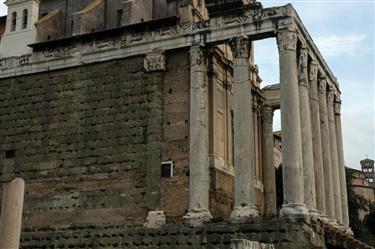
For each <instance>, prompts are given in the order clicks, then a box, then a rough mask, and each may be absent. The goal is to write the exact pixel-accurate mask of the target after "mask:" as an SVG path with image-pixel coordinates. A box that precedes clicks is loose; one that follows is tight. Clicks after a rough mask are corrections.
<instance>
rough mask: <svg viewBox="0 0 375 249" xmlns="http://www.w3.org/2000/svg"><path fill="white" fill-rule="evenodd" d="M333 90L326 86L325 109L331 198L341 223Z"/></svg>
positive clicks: (337, 218) (336, 215)
mask: <svg viewBox="0 0 375 249" xmlns="http://www.w3.org/2000/svg"><path fill="white" fill-rule="evenodd" d="M334 96H335V95H334V90H333V87H332V86H329V88H328V95H327V107H328V108H327V109H328V122H329V140H330V146H331V163H332V180H333V199H334V200H335V217H336V220H337V221H338V222H339V223H341V224H342V207H341V190H340V188H341V186H340V173H339V172H340V171H339V159H338V155H337V138H336V125H335V113H334V108H333V104H334Z"/></svg>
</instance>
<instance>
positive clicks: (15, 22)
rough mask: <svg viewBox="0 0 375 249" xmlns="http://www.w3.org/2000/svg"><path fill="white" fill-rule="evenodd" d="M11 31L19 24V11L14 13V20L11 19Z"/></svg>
mask: <svg viewBox="0 0 375 249" xmlns="http://www.w3.org/2000/svg"><path fill="white" fill-rule="evenodd" d="M11 22H12V23H11V26H10V31H15V30H16V26H17V12H13V13H12V20H11Z"/></svg>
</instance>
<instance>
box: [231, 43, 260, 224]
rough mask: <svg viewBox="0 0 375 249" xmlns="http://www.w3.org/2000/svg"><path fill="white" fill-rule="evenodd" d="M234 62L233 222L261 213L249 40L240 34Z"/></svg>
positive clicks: (234, 45) (234, 47)
mask: <svg viewBox="0 0 375 249" xmlns="http://www.w3.org/2000/svg"><path fill="white" fill-rule="evenodd" d="M230 45H231V48H232V52H233V56H234V63H233V70H234V73H233V74H234V75H233V76H234V85H233V87H234V170H235V205H234V210H233V211H232V214H231V221H232V222H246V221H247V220H249V219H250V218H253V217H257V216H258V215H259V213H258V210H257V208H256V206H255V203H256V199H255V176H254V147H253V146H254V134H253V132H254V130H253V113H252V112H253V108H252V98H251V82H250V78H249V76H250V75H249V73H250V70H249V69H250V60H249V56H250V41H249V40H248V38H247V37H239V38H237V39H234V40H232V41H231V42H230Z"/></svg>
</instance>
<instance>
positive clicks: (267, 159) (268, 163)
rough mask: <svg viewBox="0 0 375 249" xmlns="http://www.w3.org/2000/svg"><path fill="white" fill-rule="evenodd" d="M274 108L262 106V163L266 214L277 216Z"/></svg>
mask: <svg viewBox="0 0 375 249" xmlns="http://www.w3.org/2000/svg"><path fill="white" fill-rule="evenodd" d="M272 124H273V109H272V107H269V106H263V108H262V165H263V185H264V194H265V200H264V201H265V215H266V216H275V215H276V214H277V207H276V181H275V179H276V178H275V165H274V142H273V139H274V138H273V129H272Z"/></svg>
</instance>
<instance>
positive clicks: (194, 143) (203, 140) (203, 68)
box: [184, 45, 212, 226]
mask: <svg viewBox="0 0 375 249" xmlns="http://www.w3.org/2000/svg"><path fill="white" fill-rule="evenodd" d="M190 63H191V65H190V152H189V158H190V163H189V164H190V177H189V179H190V199H189V210H188V213H187V214H186V215H185V216H184V219H185V222H186V223H187V224H188V225H191V226H200V225H202V224H203V223H205V222H208V221H210V220H211V219H212V216H211V213H210V211H209V209H208V205H209V160H208V127H209V124H208V86H207V64H206V58H205V55H204V48H203V47H202V46H200V45H195V46H192V47H191V48H190Z"/></svg>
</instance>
